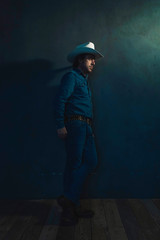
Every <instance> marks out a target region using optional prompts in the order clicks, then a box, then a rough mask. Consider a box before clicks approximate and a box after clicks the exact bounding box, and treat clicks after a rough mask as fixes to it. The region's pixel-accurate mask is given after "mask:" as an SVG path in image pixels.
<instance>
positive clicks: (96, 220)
mask: <svg viewBox="0 0 160 240" xmlns="http://www.w3.org/2000/svg"><path fill="white" fill-rule="evenodd" d="M91 206H92V209H93V210H94V212H95V216H94V217H93V218H92V219H91V224H92V240H97V239H98V240H111V238H110V235H109V229H108V223H107V220H106V218H105V213H104V207H103V202H102V199H92V200H91Z"/></svg>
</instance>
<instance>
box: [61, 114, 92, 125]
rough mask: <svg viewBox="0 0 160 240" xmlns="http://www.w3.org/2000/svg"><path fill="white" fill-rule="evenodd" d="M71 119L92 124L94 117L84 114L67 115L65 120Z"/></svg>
mask: <svg viewBox="0 0 160 240" xmlns="http://www.w3.org/2000/svg"><path fill="white" fill-rule="evenodd" d="M70 120H81V121H85V122H87V123H88V124H89V125H92V119H91V118H88V117H85V116H82V115H71V116H69V117H68V116H65V118H64V121H65V122H66V121H70Z"/></svg>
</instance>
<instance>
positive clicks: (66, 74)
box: [63, 69, 77, 76]
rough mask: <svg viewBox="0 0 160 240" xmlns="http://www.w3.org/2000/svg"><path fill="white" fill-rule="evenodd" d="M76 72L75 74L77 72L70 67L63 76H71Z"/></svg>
mask: <svg viewBox="0 0 160 240" xmlns="http://www.w3.org/2000/svg"><path fill="white" fill-rule="evenodd" d="M76 74H77V72H76V71H75V70H74V69H72V70H70V71H68V72H66V73H65V74H64V75H63V76H73V75H75V76H76Z"/></svg>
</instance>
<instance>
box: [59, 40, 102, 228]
mask: <svg viewBox="0 0 160 240" xmlns="http://www.w3.org/2000/svg"><path fill="white" fill-rule="evenodd" d="M101 57H103V55H102V54H101V53H99V52H98V51H97V50H95V46H94V44H93V43H92V42H87V43H84V44H81V45H79V46H77V47H76V48H75V49H74V50H73V51H72V52H71V53H70V54H69V55H68V57H67V59H68V61H69V62H71V63H72V64H73V70H72V71H70V72H68V73H66V74H65V75H64V76H63V78H62V80H61V85H60V88H59V93H58V95H57V104H56V109H55V116H56V125H57V134H58V137H59V138H61V139H63V140H64V141H65V148H66V154H67V160H66V166H65V171H64V192H63V195H61V196H60V197H58V199H57V201H58V204H59V205H60V206H61V207H62V208H63V221H64V222H65V223H66V225H67V224H68V225H70V224H75V223H77V222H78V217H93V215H94V212H93V211H92V210H87V209H83V208H82V207H81V205H80V201H79V198H80V194H81V191H82V187H83V184H84V182H85V179H86V177H87V176H88V175H89V174H90V173H92V172H93V171H94V170H95V168H96V166H97V153H96V148H95V142H94V134H93V131H92V118H93V113H92V101H91V91H90V88H89V85H88V74H90V73H91V72H92V71H93V68H94V67H95V61H96V60H97V59H99V58H101Z"/></svg>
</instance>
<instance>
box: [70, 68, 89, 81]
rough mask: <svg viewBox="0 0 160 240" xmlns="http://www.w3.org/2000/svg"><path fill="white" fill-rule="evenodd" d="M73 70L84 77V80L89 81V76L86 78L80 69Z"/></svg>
mask: <svg viewBox="0 0 160 240" xmlns="http://www.w3.org/2000/svg"><path fill="white" fill-rule="evenodd" d="M73 70H74V71H76V72H77V73H79V74H80V75H82V76H83V77H84V78H86V79H88V74H86V76H85V75H84V74H83V73H82V71H81V70H80V69H79V68H74V69H73Z"/></svg>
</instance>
